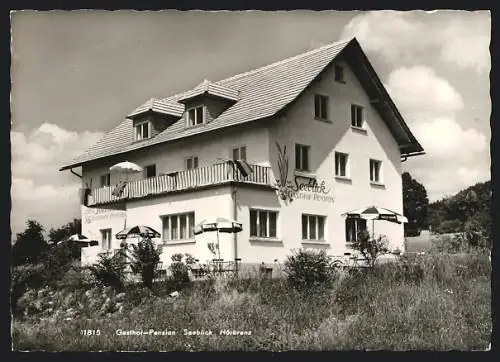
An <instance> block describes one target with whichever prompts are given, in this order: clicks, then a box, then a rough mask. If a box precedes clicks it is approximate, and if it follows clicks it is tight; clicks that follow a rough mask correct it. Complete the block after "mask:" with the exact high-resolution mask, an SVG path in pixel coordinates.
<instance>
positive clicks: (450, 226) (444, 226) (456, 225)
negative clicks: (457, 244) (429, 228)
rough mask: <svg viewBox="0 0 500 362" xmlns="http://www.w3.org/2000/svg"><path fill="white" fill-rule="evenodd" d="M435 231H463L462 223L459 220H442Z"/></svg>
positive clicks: (447, 232) (442, 232)
mask: <svg viewBox="0 0 500 362" xmlns="http://www.w3.org/2000/svg"><path fill="white" fill-rule="evenodd" d="M436 231H437V232H438V233H440V234H450V233H460V232H462V231H463V224H462V222H461V221H460V220H444V221H443V222H441V224H440V225H439V227H438V229H437V230H436Z"/></svg>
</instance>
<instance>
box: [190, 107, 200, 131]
mask: <svg viewBox="0 0 500 362" xmlns="http://www.w3.org/2000/svg"><path fill="white" fill-rule="evenodd" d="M203 114H204V112H203V106H198V107H194V108H191V109H188V111H187V125H188V127H192V126H196V125H198V124H202V123H203V122H204V115H203Z"/></svg>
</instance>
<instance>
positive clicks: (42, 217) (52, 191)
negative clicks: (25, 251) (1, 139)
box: [11, 123, 103, 235]
mask: <svg viewBox="0 0 500 362" xmlns="http://www.w3.org/2000/svg"><path fill="white" fill-rule="evenodd" d="M102 135H103V134H102V133H101V132H89V131H85V132H81V133H78V132H74V131H69V130H66V129H64V128H61V127H59V126H57V125H54V124H50V123H43V124H42V125H40V126H39V127H38V128H37V129H35V130H33V131H32V132H31V133H29V134H27V135H26V134H24V133H22V132H15V131H14V132H11V145H12V151H11V152H12V164H11V166H12V187H11V198H12V210H11V228H12V232H13V235H15V234H16V233H17V232H20V231H22V230H24V227H25V222H26V220H27V219H28V218H35V219H36V220H37V221H39V222H41V223H42V224H43V225H45V226H46V227H47V228H50V227H58V226H60V225H62V224H64V223H66V222H68V221H70V220H71V219H72V218H73V217H77V216H78V213H79V199H78V198H79V196H78V188H79V180H78V178H77V177H76V176H74V175H72V174H70V173H69V172H60V171H58V170H59V168H61V166H62V165H64V164H65V163H67V162H69V161H71V160H72V159H73V158H75V157H77V156H79V155H80V154H81V153H83V152H84V151H85V150H86V149H87V148H88V147H90V146H91V145H92V144H94V143H96V142H97V141H98V140H99V139H100V138H101V137H102Z"/></svg>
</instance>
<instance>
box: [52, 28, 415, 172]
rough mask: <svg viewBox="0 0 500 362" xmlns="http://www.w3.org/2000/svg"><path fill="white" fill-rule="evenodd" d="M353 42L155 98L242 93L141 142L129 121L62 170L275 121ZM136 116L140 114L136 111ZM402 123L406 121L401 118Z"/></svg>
mask: <svg viewBox="0 0 500 362" xmlns="http://www.w3.org/2000/svg"><path fill="white" fill-rule="evenodd" d="M352 42H355V43H356V44H357V41H356V40H355V39H354V38H353V39H350V40H347V41H341V42H336V43H332V44H328V45H325V46H323V47H321V48H318V49H314V50H311V51H309V52H306V53H303V54H299V55H297V56H294V57H291V58H287V59H284V60H281V61H279V62H276V63H272V64H269V65H266V66H264V67H261V68H258V69H255V70H252V71H249V72H245V73H241V74H238V75H235V76H233V77H230V78H227V79H223V80H220V81H218V82H213V83H211V82H207V81H205V82H203V83H201V84H200V85H198V86H197V87H195V89H193V90H189V91H187V92H184V93H180V94H176V95H174V96H171V97H167V98H164V99H161V100H155V102H153V103H154V104H158V106H157V108H160V107H159V105H161V106H162V107H164V105H172V104H178V105H181V106H183V105H182V104H181V103H179V101H180V100H182V99H184V98H187V97H190V96H192V95H193V94H195V93H196V92H198V91H199V89H205V88H207V90H208V89H212V91H215V92H219V93H221V94H223V95H224V97H226V98H228V97H235V98H236V93H235V92H237V93H238V94H237V101H236V103H234V104H233V105H232V106H230V107H229V108H228V109H227V110H226V111H224V112H223V113H221V114H220V115H219V117H217V118H215V119H214V120H212V121H211V122H210V123H208V124H206V125H204V126H202V127H194V128H186V127H185V124H184V121H183V119H182V118H180V119H179V120H178V121H176V122H174V123H173V124H172V125H171V126H169V127H167V128H166V129H165V130H164V131H163V132H161V133H159V134H158V135H157V136H156V137H154V138H150V139H147V140H144V141H141V142H134V132H133V127H132V121H131V120H129V119H126V120H124V121H123V122H122V123H120V124H119V125H118V126H117V127H115V128H114V129H113V130H111V131H110V132H109V133H107V134H106V135H105V136H104V137H103V138H102V139H101V140H100V141H99V142H97V143H96V144H95V145H94V146H92V147H91V148H90V149H89V150H87V151H86V152H85V153H84V154H82V155H81V156H79V157H77V158H76V159H75V160H73V161H72V162H71V163H70V164H68V165H67V166H64V167H63V168H62V169H68V168H71V167H76V166H79V165H81V164H82V163H85V162H88V161H91V160H95V159H98V158H103V157H107V156H112V155H116V154H120V153H125V152H129V151H133V150H136V149H139V148H144V147H148V146H151V145H154V144H158V143H163V142H167V141H172V140H175V139H180V138H184V137H188V136H192V135H194V134H199V133H205V132H209V131H213V130H216V129H220V128H224V127H229V126H234V125H237V124H242V123H245V122H250V121H254V120H258V119H263V118H267V117H271V116H273V115H275V114H276V113H277V112H279V111H280V110H282V109H283V108H284V107H285V106H287V105H288V104H290V103H291V102H292V101H293V100H295V99H296V98H297V97H298V96H299V95H300V94H301V93H302V91H304V89H305V88H306V87H307V86H308V85H309V84H310V83H311V82H312V81H313V80H314V79H315V78H316V77H317V76H318V74H319V73H320V72H321V71H322V70H323V69H325V67H326V66H327V65H328V64H329V63H330V62H332V61H333V60H334V59H335V58H336V56H337V55H338V54H339V53H340V52H341V51H342V50H343V49H344V48H346V47H347V45H348V44H351V43H352ZM210 87H211V88H210ZM149 102H151V101H149ZM154 104H153V106H154ZM141 107H143V108H144V107H146V108H148V107H149V108H151V105H148V104H145V105H143V106H141ZM141 107H139V108H141ZM134 112H135V113H137V110H136V111H134ZM134 112H133V113H134ZM401 122H403V123H404V121H403V120H402V119H401ZM419 146H420V145H419ZM62 169H61V170H62Z"/></svg>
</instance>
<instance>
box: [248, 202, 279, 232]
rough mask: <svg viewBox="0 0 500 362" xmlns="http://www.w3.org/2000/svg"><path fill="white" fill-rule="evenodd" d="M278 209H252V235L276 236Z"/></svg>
mask: <svg viewBox="0 0 500 362" xmlns="http://www.w3.org/2000/svg"><path fill="white" fill-rule="evenodd" d="M277 220H278V212H277V211H268V210H255V209H250V236H252V237H259V238H276V235H277V231H276V230H277Z"/></svg>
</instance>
